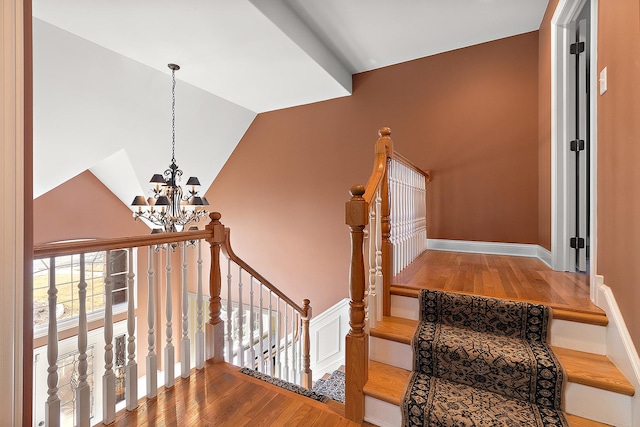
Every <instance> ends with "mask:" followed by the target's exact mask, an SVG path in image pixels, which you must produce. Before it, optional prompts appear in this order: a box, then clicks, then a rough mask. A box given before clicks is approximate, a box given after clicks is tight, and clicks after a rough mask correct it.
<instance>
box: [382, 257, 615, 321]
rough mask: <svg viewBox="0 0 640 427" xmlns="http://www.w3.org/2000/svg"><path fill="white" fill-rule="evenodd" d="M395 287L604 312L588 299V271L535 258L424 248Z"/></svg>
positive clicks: (394, 282)
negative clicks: (563, 267)
mask: <svg viewBox="0 0 640 427" xmlns="http://www.w3.org/2000/svg"><path fill="white" fill-rule="evenodd" d="M393 285H394V286H399V287H403V288H411V289H422V288H426V289H437V290H443V291H451V292H462V293H467V294H475V295H484V296H491V297H496V298H504V299H514V300H520V301H531V302H539V303H544V304H547V305H550V306H552V307H554V308H558V309H563V310H568V311H578V312H584V313H594V314H595V313H598V314H602V313H603V312H602V310H601V309H599V308H598V307H597V306H595V305H594V304H593V303H592V302H591V301H590V298H589V276H588V275H587V274H580V273H565V272H558V271H554V270H552V269H551V268H549V267H548V266H547V265H546V264H544V263H543V262H542V261H540V260H538V259H536V258H526V257H513V256H504V255H486V254H472V253H460V252H445V251H430V250H428V251H426V252H425V253H423V254H422V255H421V256H420V257H419V258H418V259H416V261H414V262H413V263H412V264H411V265H409V266H408V267H407V268H405V269H404V270H403V271H402V272H401V273H400V274H399V275H397V276H396V277H395V278H394V280H393Z"/></svg>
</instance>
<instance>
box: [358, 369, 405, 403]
mask: <svg viewBox="0 0 640 427" xmlns="http://www.w3.org/2000/svg"><path fill="white" fill-rule="evenodd" d="M410 375H411V371H408V370H406V369H402V368H398V367H396V366H391V365H387V364H386V363H380V362H376V361H373V360H370V361H369V379H368V381H367V383H366V384H365V385H364V388H363V392H364V394H365V395H366V396H371V397H374V398H376V399H379V400H382V401H384V402H387V403H391V404H392V405H398V406H400V403H401V402H402V398H403V397H404V392H405V390H406V388H407V384H408V383H409V377H410Z"/></svg>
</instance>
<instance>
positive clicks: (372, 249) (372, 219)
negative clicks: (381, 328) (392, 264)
mask: <svg viewBox="0 0 640 427" xmlns="http://www.w3.org/2000/svg"><path fill="white" fill-rule="evenodd" d="M379 194H380V188H378V190H377V191H376V195H379ZM376 197H377V196H376ZM376 215H377V212H376V205H375V204H373V205H371V206H370V207H369V281H368V284H369V286H368V288H369V292H368V298H367V301H366V303H367V306H366V307H365V310H366V312H365V319H366V320H365V321H366V323H367V326H368V327H369V328H375V327H376V321H377V320H378V319H377V318H376V317H377V314H376V313H377V308H376V304H377V301H376V240H377V239H376V236H377V235H378V233H379V230H378V228H377V225H378V223H377V221H376Z"/></svg>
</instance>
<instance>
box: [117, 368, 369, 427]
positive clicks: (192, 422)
mask: <svg viewBox="0 0 640 427" xmlns="http://www.w3.org/2000/svg"><path fill="white" fill-rule="evenodd" d="M238 369H239V368H238V367H236V366H233V365H230V364H228V363H220V364H213V363H212V362H207V364H206V366H205V368H204V372H198V371H196V370H195V369H194V370H193V371H192V373H191V376H190V377H189V378H178V379H176V384H175V386H173V387H172V388H170V389H161V390H159V391H158V396H157V397H156V398H154V399H151V400H147V399H146V398H143V399H140V402H139V403H140V406H139V407H138V409H137V410H135V411H131V412H129V411H126V410H123V411H120V412H119V413H118V414H117V417H116V422H115V424H112V425H115V426H119V427H128V426H131V427H133V426H157V427H164V426H177V425H180V426H181V427H182V426H198V427H206V426H222V427H224V426H233V427H239V426H252V427H253V426H337V427H352V426H360V424H357V423H354V422H352V421H350V420H347V419H346V418H344V416H343V415H344V405H339V404H325V403H320V402H316V401H315V400H312V399H309V398H306V397H303V396H300V395H297V394H295V393H293V392H290V391H287V390H284V389H282V388H279V387H276V386H274V385H271V384H267V383H266V382H264V381H260V380H258V379H255V378H252V377H249V376H248V375H244V374H241V373H240V372H238ZM341 411H342V414H341V413H340V412H341Z"/></svg>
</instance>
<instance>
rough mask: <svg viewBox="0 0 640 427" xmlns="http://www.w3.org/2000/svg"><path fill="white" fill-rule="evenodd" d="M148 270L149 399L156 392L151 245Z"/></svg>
mask: <svg viewBox="0 0 640 427" xmlns="http://www.w3.org/2000/svg"><path fill="white" fill-rule="evenodd" d="M147 256H148V258H149V259H148V263H149V270H148V271H147V278H148V283H149V289H148V294H149V297H148V299H147V325H148V327H149V330H148V332H147V343H148V346H149V347H148V349H147V398H148V399H151V398H154V397H156V395H157V394H158V355H157V354H156V332H155V329H154V328H155V318H156V312H155V311H156V310H155V307H156V297H155V270H154V269H153V256H154V254H153V249H152V248H151V246H149V247H148V250H147Z"/></svg>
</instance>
